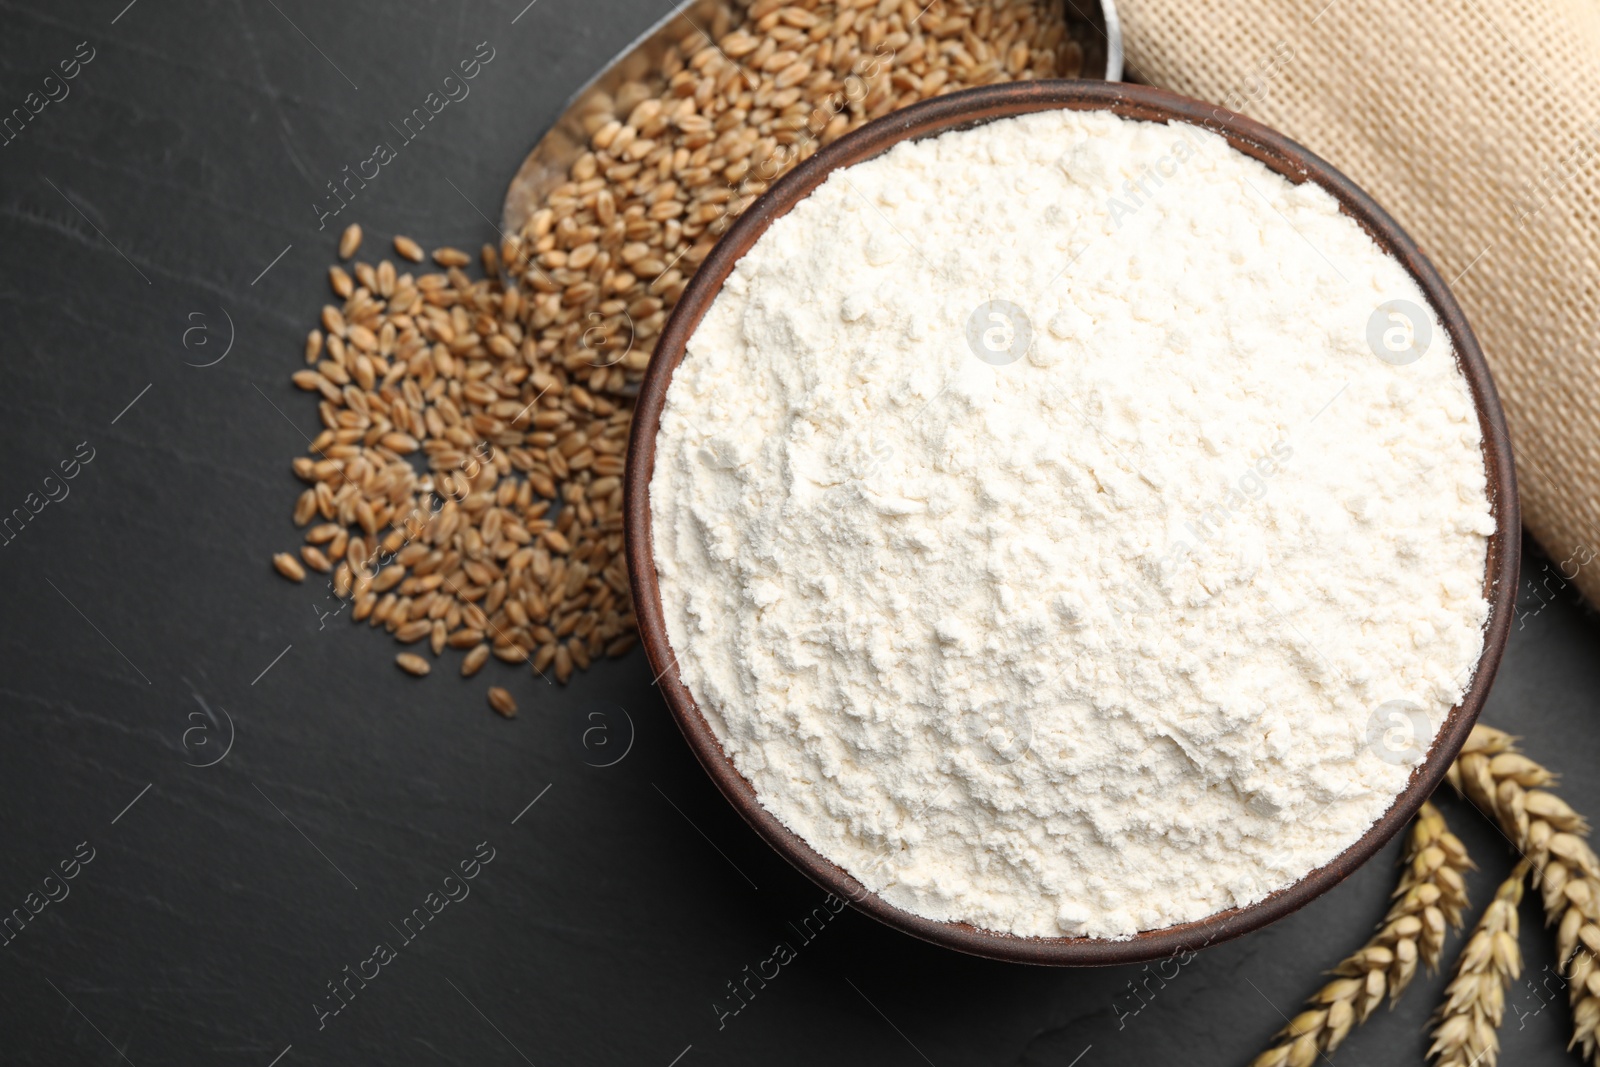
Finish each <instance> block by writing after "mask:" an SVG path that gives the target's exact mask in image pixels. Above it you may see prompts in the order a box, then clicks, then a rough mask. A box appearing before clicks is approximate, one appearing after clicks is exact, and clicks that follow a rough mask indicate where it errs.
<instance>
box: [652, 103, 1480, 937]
mask: <svg viewBox="0 0 1600 1067" xmlns="http://www.w3.org/2000/svg"><path fill="white" fill-rule="evenodd" d="M1392 300H1402V301H1410V302H1412V303H1413V304H1416V305H1421V304H1422V302H1423V297H1422V295H1421V293H1420V291H1419V290H1418V289H1417V288H1416V286H1415V285H1414V284H1413V283H1412V282H1411V280H1410V279H1409V277H1408V276H1407V275H1406V274H1405V272H1404V271H1403V270H1402V269H1401V268H1400V266H1399V265H1398V264H1397V263H1396V262H1394V261H1393V260H1391V259H1389V258H1387V257H1386V256H1385V255H1383V254H1382V253H1381V252H1380V250H1379V249H1378V248H1377V246H1376V245H1374V244H1373V243H1372V241H1371V240H1370V239H1369V238H1368V237H1367V236H1365V234H1364V233H1363V232H1362V231H1361V230H1360V228H1359V227H1358V226H1357V225H1356V224H1355V223H1354V222H1353V221H1351V220H1350V219H1348V218H1346V217H1345V216H1343V215H1341V214H1340V212H1339V210H1338V208H1337V206H1336V204H1335V202H1334V201H1333V199H1332V198H1331V197H1329V196H1328V195H1327V194H1326V193H1324V192H1323V191H1321V190H1320V189H1318V188H1317V187H1316V186H1314V185H1312V184H1310V183H1307V184H1304V185H1300V186H1294V185H1291V184H1290V183H1289V182H1287V181H1285V180H1283V179H1282V178H1279V177H1278V176H1276V175H1275V174H1273V173H1271V172H1270V171H1268V170H1267V169H1266V168H1265V167H1263V166H1262V165H1260V164H1259V163H1257V162H1255V161H1254V160H1251V159H1248V158H1246V157H1245V156H1243V155H1242V154H1239V153H1237V152H1235V151H1233V150H1232V149H1231V148H1229V147H1228V146H1227V144H1226V142H1224V141H1223V140H1222V139H1220V138H1218V137H1216V136H1214V135H1212V134H1210V133H1207V132H1204V131H1202V130H1199V129H1197V128H1194V127H1188V126H1179V125H1174V126H1170V127H1169V126H1164V125H1160V124H1152V123H1144V122H1137V121H1130V120H1122V119H1118V118H1116V117H1114V116H1111V115H1108V114H1104V113H1078V112H1070V111H1061V112H1048V113H1042V114H1036V115H1031V116H1026V117H1022V118H1016V119H1010V120H1005V121H999V122H993V123H990V124H988V125H984V126H981V127H978V128H976V129H973V130H968V131H963V132H956V133H949V134H946V135H944V136H941V137H939V138H937V139H932V140H926V141H922V142H920V143H915V144H909V143H908V144H901V145H899V146H898V147H896V148H894V149H893V150H892V151H890V152H888V153H887V154H885V155H884V156H881V157H879V158H877V159H875V160H872V161H869V162H866V163H863V164H860V165H858V166H855V167H852V168H850V169H848V170H846V171H842V172H840V173H837V174H835V175H833V176H832V177H831V178H830V179H829V180H828V181H827V182H826V183H824V184H823V185H822V186H821V187H820V188H819V189H817V191H816V192H815V193H813V194H812V195H811V196H810V197H809V198H808V199H807V200H805V201H804V202H802V203H801V204H799V205H798V206H797V207H796V208H795V209H794V210H793V211H791V212H790V213H789V214H788V215H787V216H785V217H784V218H782V219H780V220H778V221H777V222H776V223H774V224H773V226H772V228H771V229H770V230H769V231H768V232H767V233H766V234H765V235H764V236H763V237H762V238H761V240H760V241H759V242H757V244H756V245H755V247H754V248H753V249H752V250H751V251H750V253H749V254H748V255H746V256H745V257H744V258H743V260H742V261H741V262H740V264H739V266H738V268H737V270H736V271H735V272H734V273H733V275H732V276H731V277H730V278H729V280H728V282H727V285H726V287H725V288H724V290H723V292H722V293H721V294H720V295H719V296H718V298H717V299H716V302H715V304H714V305H713V306H712V308H711V309H710V311H709V313H708V314H707V315H706V318H705V320H704V321H703V322H702V323H701V325H700V327H699V328H698V330H697V331H696V332H695V334H694V337H693V339H692V341H691V343H690V345H689V351H688V355H687V357H686V358H685V360H684V362H683V364H682V366H681V367H680V368H679V369H678V371H677V373H676V375H675V377H674V380H673V382H672V386H671V389H670V390H669V392H668V395H667V403H666V410H665V413H664V415H663V418H662V423H661V430H660V436H659V438H658V441H657V459H656V468H655V474H654V479H653V481H652V483H651V501H652V513H653V517H654V524H655V534H654V538H655V544H654V550H655V559H656V564H657V568H658V570H659V573H660V578H661V597H662V602H663V605H664V607H665V610H666V621H667V633H668V637H669V639H670V641H671V644H672V648H673V651H674V652H675V653H676V656H677V664H678V668H679V670H681V672H682V677H683V680H684V682H685V683H686V684H687V685H688V687H689V689H690V691H691V692H693V693H694V695H695V697H696V698H697V700H698V702H699V705H700V708H701V710H702V711H703V712H704V713H705V715H706V717H707V718H708V719H709V721H710V723H711V725H712V727H713V728H714V729H715V731H716V733H717V736H718V737H719V738H720V739H721V741H722V743H723V745H724V746H725V747H726V749H727V751H728V752H729V754H730V755H731V756H732V758H733V761H734V763H735V765H736V766H737V767H738V768H739V770H740V771H741V772H742V773H743V774H744V775H745V777H747V778H748V779H749V780H750V782H751V783H752V784H753V785H754V786H755V789H756V792H757V794H758V795H759V796H760V798H761V801H762V803H763V804H764V805H765V806H766V807H767V808H768V809H769V810H770V811H772V812H773V813H774V814H775V815H776V816H777V817H778V818H779V819H781V820H782V821H783V823H784V824H785V825H787V826H788V827H790V828H791V829H792V830H794V831H795V832H796V833H798V834H800V835H801V836H802V837H804V838H805V839H806V840H807V841H808V842H810V843H811V845H812V846H813V847H814V848H816V850H817V851H818V852H820V853H821V854H822V855H824V856H826V857H828V858H829V859H831V860H833V861H834V862H836V863H838V864H839V865H840V866H842V867H843V868H845V869H846V870H847V871H849V872H851V873H852V874H853V875H855V876H856V877H857V878H858V879H860V880H861V881H862V882H863V883H865V884H866V885H867V886H868V887H870V888H871V889H873V890H876V891H878V892H879V893H881V895H882V896H883V897H885V898H886V899H888V900H889V901H890V902H892V903H894V904H896V905H898V906H899V907H902V908H904V909H906V910H908V911H911V912H915V913H917V914H919V915H924V916H928V917H930V918H934V919H945V920H965V921H967V922H970V923H974V924H976V925H979V926H982V927H987V928H990V929H994V930H1002V931H1011V932H1013V933H1016V934H1022V935H1046V936H1056V935H1061V934H1087V935H1092V936H1103V937H1124V936H1128V935H1131V934H1133V933H1135V932H1136V931H1139V930H1145V929H1152V928H1158V927H1163V926H1167V925H1171V924H1174V923H1179V922H1184V921H1188V920H1194V919H1200V918H1204V917H1205V916H1207V915H1210V914H1213V913H1215V912H1217V911H1218V910H1220V909H1224V908H1228V907H1231V906H1234V905H1243V904H1248V903H1251V902H1253V901H1257V900H1260V899H1261V898H1262V897H1264V896H1266V895H1267V894H1269V893H1271V892H1273V891H1274V890H1277V889H1281V888H1284V887H1285V886H1288V885H1289V884H1291V883H1293V882H1295V881H1296V880H1298V879H1299V878H1300V877H1301V876H1303V875H1305V874H1306V873H1307V872H1309V871H1311V870H1312V869H1314V868H1316V867H1318V866H1320V865H1322V864H1324V863H1326V862H1327V861H1329V860H1330V859H1332V858H1333V857H1334V856H1336V855H1337V854H1338V853H1339V852H1341V851H1343V850H1344V849H1345V848H1346V847H1347V846H1349V845H1350V844H1351V843H1352V842H1354V841H1355V840H1356V839H1357V838H1358V837H1359V836H1360V835H1361V834H1362V833H1363V832H1364V831H1365V830H1366V829H1367V827H1368V826H1370V825H1371V824H1372V822H1373V821H1374V820H1375V819H1377V818H1378V817H1379V816H1380V815H1382V814H1383V813H1384V811H1385V810H1387V809H1388V807H1389V806H1390V804H1391V802H1392V801H1393V798H1394V797H1395V795H1396V794H1397V793H1398V792H1399V791H1400V790H1401V789H1402V788H1403V787H1404V785H1405V783H1406V780H1407V778H1408V776H1409V773H1410V770H1411V767H1410V765H1409V764H1410V762H1411V757H1412V756H1414V755H1415V753H1408V754H1406V755H1401V754H1400V750H1402V749H1404V748H1405V745H1404V744H1403V740H1402V743H1399V744H1396V743H1394V742H1393V739H1392V737H1391V736H1389V735H1385V734H1382V726H1380V727H1379V728H1378V732H1376V733H1375V732H1374V730H1373V724H1374V723H1382V724H1383V725H1391V724H1392V723H1393V721H1394V719H1393V715H1392V709H1393V708H1394V707H1406V706H1407V705H1393V704H1390V702H1394V701H1404V702H1409V706H1412V707H1413V708H1414V711H1413V712H1412V714H1411V720H1412V721H1415V722H1417V723H1419V724H1420V736H1419V737H1418V738H1417V740H1418V742H1419V743H1420V747H1421V748H1426V746H1427V744H1428V742H1429V741H1430V740H1431V738H1432V735H1433V732H1434V731H1435V730H1436V729H1437V728H1438V726H1439V724H1440V722H1441V721H1442V720H1443V717H1444V715H1445V714H1446V712H1447V711H1448V709H1449V708H1450V707H1451V706H1452V705H1453V704H1454V703H1455V702H1456V701H1457V700H1458V699H1459V698H1460V696H1461V694H1462V691H1463V688H1464V687H1465V685H1466V684H1467V683H1468V682H1469V680H1470V677H1471V673H1472V669H1473V667H1474V665H1475V664H1476V661H1477V658H1478V655H1479V653H1480V651H1481V648H1482V627H1483V624H1484V621H1485V618H1486V614H1487V604H1486V603H1485V600H1484V598H1483V596H1482V593H1481V589H1482V583H1483V576H1484V567H1485V553H1486V537H1487V535H1488V534H1490V533H1492V532H1493V528H1494V527H1493V523H1492V520H1491V516H1490V509H1489V505H1488V502H1487V499H1486V485H1485V477H1484V468H1483V463H1482V460H1481V457H1480V451H1479V445H1480V440H1479V428H1478V423H1477V421H1476V417H1475V415H1474V411H1473V406H1472V402H1471V400H1470V397H1469V394H1468V391H1467V387H1466V383H1465V381H1464V379H1463V378H1462V376H1461V375H1460V373H1459V371H1458V369H1457V367H1456V365H1455V361H1454V357H1453V354H1452V352H1451V349H1450V346H1449V341H1448V338H1447V337H1446V336H1445V334H1444V332H1443V329H1442V327H1441V326H1440V324H1439V322H1438V321H1437V319H1436V318H1435V317H1434V316H1433V314H1432V312H1431V311H1428V312H1424V313H1422V315H1421V316H1420V318H1419V319H1418V322H1417V329H1416V331H1415V333H1414V335H1411V334H1406V333H1404V332H1402V333H1401V334H1400V335H1398V337H1396V336H1395V335H1392V334H1389V333H1388V332H1387V331H1389V330H1391V329H1393V328H1394V325H1393V324H1394V323H1395V322H1397V321H1403V320H1395V319H1393V318H1391V317H1389V316H1387V314H1382V313H1380V318H1379V319H1377V320H1374V314H1375V311H1376V310H1377V309H1378V308H1379V305H1382V304H1384V303H1385V302H1387V301H1392ZM987 301H1009V302H1010V303H1011V304H1012V305H1015V306H1017V307H1019V308H1020V309H1021V310H1022V313H1023V315H1025V316H1026V322H1024V321H1023V320H1022V319H1021V318H1020V317H1018V316H1016V315H1015V314H1013V315H1012V316H1011V317H1010V321H1009V325H1008V321H1007V318H1006V316H1005V315H1004V313H1003V308H1004V305H990V307H989V308H987V309H985V313H984V314H980V315H979V316H978V317H977V320H976V322H975V325H974V328H973V329H972V331H971V338H972V340H971V341H969V320H970V319H972V318H973V312H974V309H977V308H979V305H982V304H984V303H985V302H987ZM995 307H1000V308H1002V314H1001V317H1000V318H991V317H989V315H988V314H987V312H989V311H992V310H993V309H994V308H995ZM1374 321H1376V323H1377V325H1376V328H1375V331H1374V332H1372V336H1373V337H1375V338H1376V337H1383V338H1384V340H1383V343H1382V346H1383V349H1384V351H1385V352H1386V353H1389V354H1390V355H1391V359H1392V353H1393V351H1394V350H1395V349H1396V348H1398V349H1399V350H1400V351H1401V352H1402V357H1403V353H1404V350H1405V349H1406V346H1407V345H1410V344H1413V343H1416V344H1417V352H1420V358H1417V359H1415V360H1414V361H1412V362H1403V358H1402V359H1400V360H1394V361H1391V360H1386V359H1380V358H1378V356H1377V355H1375V349H1374V348H1373V347H1372V345H1373V342H1370V341H1369V327H1371V326H1372V324H1373V323H1374ZM995 331H998V332H995ZM1425 335H1426V336H1428V338H1429V339H1428V347H1427V349H1426V351H1425V352H1423V351H1421V348H1420V341H1421V339H1422V338H1423V337H1424V336H1425ZM1411 336H1414V337H1415V339H1416V341H1415V342H1413V341H1411V340H1408V339H1407V338H1408V337H1411ZM1024 343H1025V344H1026V345H1027V348H1026V354H1025V355H1024V356H1022V358H1019V359H1015V360H1014V361H1011V362H1007V360H1008V359H1010V356H1011V355H1012V354H1020V353H1021V352H1022V351H1023V348H1022V344H1024ZM979 355H983V356H984V357H985V358H979ZM1395 362H1400V363H1401V365H1395ZM1385 705H1388V706H1389V708H1390V709H1391V712H1390V713H1389V718H1388V719H1382V718H1381V717H1380V718H1375V715H1377V714H1378V713H1379V709H1380V708H1381V707H1384V706H1385Z"/></svg>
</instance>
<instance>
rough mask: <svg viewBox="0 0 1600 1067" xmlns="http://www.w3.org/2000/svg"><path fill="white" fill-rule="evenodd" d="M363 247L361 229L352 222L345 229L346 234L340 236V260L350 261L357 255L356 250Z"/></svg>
mask: <svg viewBox="0 0 1600 1067" xmlns="http://www.w3.org/2000/svg"><path fill="white" fill-rule="evenodd" d="M360 247H361V227H360V226H359V225H358V224H356V223H354V222H352V223H351V224H350V225H348V226H346V227H345V228H344V233H342V234H340V235H339V258H340V259H349V258H350V257H351V256H353V255H355V254H356V249H358V248H360Z"/></svg>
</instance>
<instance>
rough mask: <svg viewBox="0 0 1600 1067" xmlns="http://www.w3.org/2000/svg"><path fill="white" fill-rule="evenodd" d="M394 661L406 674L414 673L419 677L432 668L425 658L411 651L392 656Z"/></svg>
mask: <svg viewBox="0 0 1600 1067" xmlns="http://www.w3.org/2000/svg"><path fill="white" fill-rule="evenodd" d="M394 662H395V665H396V666H398V667H399V668H400V669H401V670H403V671H405V672H406V673H407V674H414V675H416V676H417V677H419V678H420V677H422V676H423V675H425V674H427V673H428V672H429V671H431V670H433V668H432V667H430V666H429V665H428V661H427V660H425V659H423V658H422V657H421V656H419V655H416V654H415V653H412V652H402V653H400V654H399V655H398V656H396V657H395V658H394Z"/></svg>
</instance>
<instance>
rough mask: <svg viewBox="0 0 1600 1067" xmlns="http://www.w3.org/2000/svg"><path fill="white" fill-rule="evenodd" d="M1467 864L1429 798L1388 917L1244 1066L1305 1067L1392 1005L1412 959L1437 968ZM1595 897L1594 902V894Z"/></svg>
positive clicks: (1463, 893) (1413, 968)
mask: <svg viewBox="0 0 1600 1067" xmlns="http://www.w3.org/2000/svg"><path fill="white" fill-rule="evenodd" d="M1471 866H1472V861H1471V860H1470V859H1469V858H1468V857H1467V850H1466V847H1465V846H1464V845H1462V843H1461V841H1460V839H1459V838H1457V837H1456V835H1455V834H1452V833H1451V832H1450V829H1449V827H1448V826H1446V825H1445V821H1444V815H1443V814H1441V813H1440V811H1439V809H1438V808H1436V807H1434V805H1433V802H1432V801H1429V802H1427V803H1424V804H1423V805H1422V809H1421V810H1420V811H1418V812H1417V817H1416V819H1415V820H1413V822H1412V824H1411V830H1410V832H1409V833H1408V834H1407V837H1406V850H1405V859H1404V861H1403V866H1402V867H1401V871H1400V882H1399V884H1398V885H1397V886H1396V887H1395V891H1394V904H1393V905H1392V906H1391V907H1390V908H1389V914H1387V915H1385V916H1384V918H1383V922H1382V923H1380V924H1379V926H1378V930H1377V932H1376V933H1375V934H1373V935H1372V937H1371V938H1370V939H1368V941H1367V943H1366V944H1365V945H1362V946H1361V948H1359V949H1357V950H1356V951H1355V952H1354V953H1352V954H1351V955H1349V956H1347V957H1346V958H1345V959H1344V960H1343V961H1342V962H1341V963H1340V964H1339V966H1338V967H1336V968H1334V971H1333V973H1334V975H1335V976H1336V977H1335V978H1334V979H1333V981H1331V982H1329V983H1327V984H1326V985H1324V986H1323V987H1322V988H1321V989H1319V990H1318V991H1317V992H1316V993H1315V994H1314V995H1313V996H1312V997H1311V999H1310V1000H1308V1001H1307V1002H1306V1008H1305V1010H1304V1011H1302V1012H1301V1013H1300V1014H1299V1015H1297V1016H1295V1017H1294V1018H1293V1019H1292V1020H1290V1022H1289V1025H1288V1026H1285V1027H1284V1028H1283V1029H1282V1030H1281V1031H1279V1032H1278V1035H1277V1036H1278V1043H1277V1044H1275V1045H1273V1047H1271V1048H1269V1049H1267V1050H1266V1051H1265V1052H1263V1053H1261V1055H1259V1056H1257V1057H1256V1058H1255V1059H1254V1060H1252V1061H1250V1067H1310V1065H1311V1064H1312V1063H1314V1062H1316V1060H1317V1057H1318V1056H1319V1055H1320V1054H1323V1053H1328V1052H1332V1051H1333V1050H1334V1049H1336V1048H1338V1047H1339V1045H1340V1043H1341V1042H1343V1041H1344V1039H1345V1037H1346V1036H1348V1035H1349V1033H1350V1031H1351V1029H1353V1028H1354V1027H1355V1026H1356V1025H1357V1024H1359V1023H1364V1022H1366V1021H1367V1017H1368V1016H1370V1015H1371V1014H1372V1012H1373V1010H1374V1009H1376V1008H1377V1006H1378V1005H1379V1004H1380V1003H1382V1001H1383V998H1384V997H1385V996H1387V997H1388V998H1389V1002H1390V1003H1391V1004H1392V1003H1394V1001H1395V1000H1396V999H1397V998H1398V997H1399V996H1400V994H1401V993H1402V992H1403V991H1404V990H1405V988H1406V986H1407V985H1409V984H1410V982H1411V979H1412V978H1413V977H1415V975H1416V973H1417V964H1418V962H1421V963H1422V964H1423V965H1424V966H1426V967H1427V968H1428V969H1429V970H1433V969H1434V968H1436V967H1438V965H1439V956H1440V954H1441V953H1442V952H1443V950H1444V937H1445V930H1446V929H1447V928H1448V927H1454V928H1456V929H1460V927H1461V916H1462V912H1463V911H1464V910H1465V909H1466V906H1467V890H1466V883H1465V882H1464V881H1463V880H1462V872H1463V871H1465V870H1468V869H1470V868H1471ZM1596 899H1597V902H1600V895H1597V898H1596ZM1597 932H1600V931H1597ZM1597 943H1600V942H1597ZM1596 1021H1597V1022H1600V1017H1597V1020H1596Z"/></svg>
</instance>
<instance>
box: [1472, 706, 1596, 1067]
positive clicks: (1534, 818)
mask: <svg viewBox="0 0 1600 1067" xmlns="http://www.w3.org/2000/svg"><path fill="white" fill-rule="evenodd" d="M1449 781H1450V784H1451V785H1453V786H1455V788H1456V789H1457V790H1458V791H1459V792H1460V793H1461V794H1462V795H1463V796H1465V797H1466V798H1467V799H1468V800H1470V801H1472V802H1473V803H1474V804H1476V805H1477V806H1478V807H1479V808H1480V809H1481V810H1482V811H1483V812H1484V813H1485V814H1487V815H1490V816H1491V817H1493V819H1494V820H1495V822H1497V823H1499V825H1500V829H1501V830H1503V831H1504V832H1505V834H1506V836H1507V837H1509V838H1510V839H1511V841H1512V843H1513V844H1514V845H1515V846H1516V847H1517V848H1518V849H1519V850H1520V851H1521V852H1522V854H1523V857H1524V860H1525V861H1526V862H1527V863H1528V865H1529V867H1530V868H1531V870H1532V876H1533V884H1534V885H1535V886H1536V887H1537V888H1538V889H1539V895H1540V898H1541V900H1542V902H1543V904H1544V913H1545V921H1546V923H1547V924H1550V925H1553V926H1555V927H1556V955H1557V957H1558V964H1559V966H1560V967H1561V969H1562V973H1563V974H1564V975H1565V977H1566V979H1567V995H1568V997H1569V998H1570V999H1571V1001H1572V1040H1571V1041H1569V1042H1568V1044H1567V1047H1568V1048H1573V1047H1577V1048H1579V1049H1581V1050H1582V1052H1583V1058H1584V1059H1586V1060H1588V1061H1589V1062H1590V1064H1592V1065H1593V1067H1600V956H1597V954H1600V860H1597V859H1596V857H1595V854H1594V851H1593V850H1592V849H1591V848H1590V847H1589V842H1588V836H1589V824H1588V822H1587V820H1585V819H1584V818H1583V816H1581V815H1579V814H1578V813H1577V812H1575V811H1573V810H1572V808H1571V807H1569V806H1568V805H1567V803H1566V801H1564V800H1562V799H1561V798H1560V797H1558V796H1556V795H1555V794H1554V793H1552V792H1550V791H1549V790H1547V789H1544V788H1542V787H1543V786H1548V785H1552V784H1554V783H1555V781H1556V776H1555V775H1554V774H1553V773H1551V772H1550V771H1549V770H1547V769H1546V768H1545V767H1543V766H1541V765H1540V764H1538V763H1536V762H1534V761H1533V760H1531V759H1529V758H1528V757H1527V756H1525V755H1523V754H1522V753H1521V752H1520V751H1518V750H1517V739H1516V738H1515V737H1512V736H1511V735H1510V734H1508V733H1506V732H1504V731H1503V730H1496V729H1494V728H1493V727H1492V726H1482V725H1479V726H1474V727H1473V728H1472V734H1471V736H1469V737H1468V738H1467V743H1466V744H1465V745H1464V746H1462V749H1461V754H1460V755H1459V756H1458V757H1456V762H1455V764H1454V765H1453V766H1452V767H1451V768H1450V772H1449Z"/></svg>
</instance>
